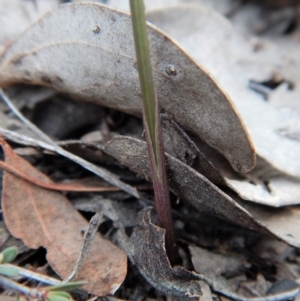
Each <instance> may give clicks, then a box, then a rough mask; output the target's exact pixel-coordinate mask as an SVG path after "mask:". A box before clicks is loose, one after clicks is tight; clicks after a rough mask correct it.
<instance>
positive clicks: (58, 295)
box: [47, 291, 73, 301]
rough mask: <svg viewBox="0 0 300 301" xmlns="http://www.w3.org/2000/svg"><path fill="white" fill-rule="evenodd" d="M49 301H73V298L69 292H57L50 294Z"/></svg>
mask: <svg viewBox="0 0 300 301" xmlns="http://www.w3.org/2000/svg"><path fill="white" fill-rule="evenodd" d="M47 300H49V301H72V300H73V298H72V297H71V295H70V294H69V293H67V292H63V291H57V292H49V293H48V296H47Z"/></svg>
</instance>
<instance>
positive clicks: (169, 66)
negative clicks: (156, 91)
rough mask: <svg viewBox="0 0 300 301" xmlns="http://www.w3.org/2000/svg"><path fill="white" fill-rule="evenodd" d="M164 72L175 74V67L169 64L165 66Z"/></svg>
mask: <svg viewBox="0 0 300 301" xmlns="http://www.w3.org/2000/svg"><path fill="white" fill-rule="evenodd" d="M166 72H167V74H168V75H177V70H176V67H175V66H174V65H171V64H170V65H168V66H167V67H166Z"/></svg>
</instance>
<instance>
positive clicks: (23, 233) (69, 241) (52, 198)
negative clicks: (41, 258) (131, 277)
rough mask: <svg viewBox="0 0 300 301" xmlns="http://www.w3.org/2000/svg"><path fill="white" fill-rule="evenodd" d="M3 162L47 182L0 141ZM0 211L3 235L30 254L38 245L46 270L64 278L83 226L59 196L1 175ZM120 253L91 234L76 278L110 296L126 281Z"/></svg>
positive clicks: (90, 289) (110, 244) (69, 206)
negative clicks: (17, 241) (5, 232)
mask: <svg viewBox="0 0 300 301" xmlns="http://www.w3.org/2000/svg"><path fill="white" fill-rule="evenodd" d="M0 141H1V147H2V149H3V151H4V154H5V161H6V162H7V163H8V164H10V165H11V166H16V167H18V168H19V169H21V170H23V172H25V173H26V174H30V175H31V176H32V177H35V178H39V179H41V180H43V181H44V182H48V183H51V180H50V179H49V178H48V177H46V176H45V175H43V174H42V173H40V172H39V171H37V170H36V169H35V168H34V167H32V166H31V165H30V164H29V163H28V162H26V161H25V160H24V159H22V158H20V157H19V156H17V155H15V154H14V152H13V151H12V149H11V148H10V147H9V145H8V144H7V143H5V141H4V140H3V139H1V140H0ZM2 208H3V212H4V218H5V222H6V225H7V227H8V229H9V231H10V232H11V233H12V234H13V235H14V236H15V237H17V238H21V239H22V240H23V241H24V243H25V244H26V245H27V246H28V247H30V248H33V249H36V248H38V247H41V246H43V247H44V248H46V249H47V259H48V262H49V264H50V265H51V267H52V268H53V269H54V270H55V271H56V272H57V273H58V275H60V277H61V278H65V277H66V276H67V275H68V274H69V273H70V271H71V269H72V267H73V265H74V263H75V261H76V259H77V257H78V254H79V251H80V248H81V244H82V231H85V230H87V228H88V223H87V222H86V221H85V219H84V218H83V217H82V216H81V215H80V214H79V213H78V212H77V211H76V210H75V209H74V207H73V206H72V205H71V204H70V203H69V201H68V200H67V199H66V198H65V197H64V196H63V195H62V194H60V193H58V192H55V191H49V190H44V189H42V188H40V187H37V186H35V185H32V184H30V183H28V182H26V181H24V180H21V179H19V178H17V177H15V176H14V175H12V174H10V173H7V172H4V178H3V193H2ZM126 270H127V258H126V254H125V253H124V252H123V251H122V250H120V249H119V248H118V247H116V246H115V245H113V244H112V243H111V242H110V241H108V240H106V239H104V238H102V237H101V236H100V235H99V234H98V235H96V237H95V239H94V241H93V244H92V247H91V250H90V253H89V255H88V256H87V258H86V260H85V262H84V264H83V267H82V269H81V271H80V272H79V274H78V279H81V280H82V279H84V280H87V281H88V284H87V285H86V286H85V288H86V289H87V290H89V291H91V292H92V293H93V294H95V295H100V296H103V295H106V294H109V293H114V292H115V291H116V290H117V289H118V287H119V286H120V285H121V283H122V282H123V280H124V278H125V276H126Z"/></svg>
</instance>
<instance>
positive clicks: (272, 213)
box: [104, 136, 300, 247]
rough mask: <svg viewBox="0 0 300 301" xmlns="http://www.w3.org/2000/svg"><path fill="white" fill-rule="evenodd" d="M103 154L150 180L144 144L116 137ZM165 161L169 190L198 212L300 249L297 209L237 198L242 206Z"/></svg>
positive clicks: (176, 163)
mask: <svg viewBox="0 0 300 301" xmlns="http://www.w3.org/2000/svg"><path fill="white" fill-rule="evenodd" d="M104 151H105V152H106V153H107V154H109V155H111V156H113V157H114V158H116V159H117V160H118V161H120V162H121V163H122V164H124V165H125V166H127V167H129V168H130V169H132V170H133V171H135V172H136V173H138V174H139V175H140V176H142V177H144V178H146V179H149V177H150V169H149V163H148V159H147V150H146V143H145V142H143V141H141V140H138V139H134V138H129V137H125V136H115V137H114V138H113V139H112V140H111V141H109V142H108V143H107V144H106V146H105V148H104ZM166 159H167V160H166V161H167V166H168V175H169V185H170V188H171V189H172V190H173V191H174V192H175V193H176V194H177V195H178V196H179V197H181V198H183V199H184V200H187V201H188V202H190V203H191V204H192V205H193V206H195V207H196V208H197V209H198V210H200V211H205V212H208V213H210V214H212V215H214V216H216V217H218V218H220V219H224V220H227V221H229V222H232V223H234V224H237V225H240V226H242V227H245V228H248V229H252V230H255V231H260V232H262V233H266V234H272V235H273V236H275V237H277V238H278V239H280V240H282V241H284V242H286V243H288V244H289V245H292V246H295V247H300V233H299V230H298V229H299V227H300V218H299V212H298V211H299V210H298V209H297V208H280V209H276V208H269V207H263V206H258V205H256V204H252V203H250V202H242V201H241V200H240V199H238V198H237V199H236V200H237V201H238V202H239V203H240V204H241V205H239V203H237V202H236V201H234V200H233V198H231V197H230V196H229V195H228V194H225V193H224V192H223V191H221V190H220V189H219V188H218V187H216V186H215V185H214V184H212V183H211V182H209V181H208V180H207V179H206V178H205V177H204V176H202V175H201V174H200V173H198V172H197V171H195V170H194V169H192V168H191V167H189V166H187V165H186V164H184V163H182V162H181V161H179V160H177V159H175V158H173V157H171V156H169V155H168V154H166ZM245 208H246V209H247V210H248V211H247V210H246V209H245ZM275 209H276V210H275ZM287 225H288V227H287Z"/></svg>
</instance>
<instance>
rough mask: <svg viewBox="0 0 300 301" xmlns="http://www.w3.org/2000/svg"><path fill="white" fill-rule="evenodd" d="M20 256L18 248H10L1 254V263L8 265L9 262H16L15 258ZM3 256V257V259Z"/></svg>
mask: <svg viewBox="0 0 300 301" xmlns="http://www.w3.org/2000/svg"><path fill="white" fill-rule="evenodd" d="M17 255H18V249H17V248H16V247H9V248H6V249H4V250H3V251H2V252H1V257H0V260H1V259H2V260H1V261H0V262H1V263H8V262H12V261H14V260H15V258H16V257H17ZM2 256H3V257H2Z"/></svg>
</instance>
